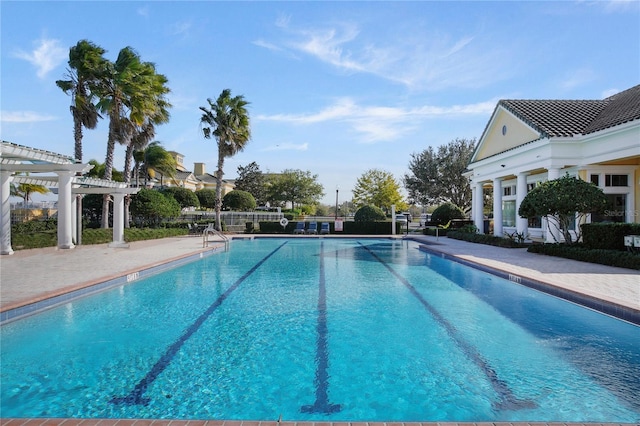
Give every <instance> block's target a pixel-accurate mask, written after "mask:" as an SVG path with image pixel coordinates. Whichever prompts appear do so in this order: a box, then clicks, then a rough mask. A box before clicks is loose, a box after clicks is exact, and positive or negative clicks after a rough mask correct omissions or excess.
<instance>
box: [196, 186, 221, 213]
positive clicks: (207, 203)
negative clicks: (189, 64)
mask: <svg viewBox="0 0 640 426" xmlns="http://www.w3.org/2000/svg"><path fill="white" fill-rule="evenodd" d="M195 194H196V197H198V201H200V207H204V208H205V209H213V208H215V206H216V191H214V190H213V189H200V190H198V191H196V192H195Z"/></svg>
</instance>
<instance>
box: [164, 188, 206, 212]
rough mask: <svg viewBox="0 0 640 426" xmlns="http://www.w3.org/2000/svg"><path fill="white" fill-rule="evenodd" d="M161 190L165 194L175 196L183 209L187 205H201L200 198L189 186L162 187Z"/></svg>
mask: <svg viewBox="0 0 640 426" xmlns="http://www.w3.org/2000/svg"><path fill="white" fill-rule="evenodd" d="M160 192H161V193H162V194H163V195H167V196H171V197H173V198H174V199H175V200H176V201H177V202H178V204H180V207H181V208H183V209H184V208H187V207H200V200H198V197H197V196H196V194H195V193H194V192H193V191H191V190H189V189H187V188H181V187H179V186H170V187H167V188H162V189H161V190H160Z"/></svg>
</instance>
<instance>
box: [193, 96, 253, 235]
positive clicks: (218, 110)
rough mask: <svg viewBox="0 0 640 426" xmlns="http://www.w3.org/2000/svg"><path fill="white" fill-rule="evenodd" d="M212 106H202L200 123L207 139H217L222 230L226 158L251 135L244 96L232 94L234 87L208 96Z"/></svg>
mask: <svg viewBox="0 0 640 426" xmlns="http://www.w3.org/2000/svg"><path fill="white" fill-rule="evenodd" d="M207 102H208V103H209V108H207V107H200V110H201V111H202V117H201V118H200V125H201V126H202V133H203V135H204V137H205V139H211V138H215V139H216V141H217V142H218V168H217V170H216V173H215V176H216V201H215V206H214V207H215V212H216V229H217V230H218V231H222V227H221V222H220V209H221V207H222V176H223V174H224V171H223V168H224V159H225V158H226V157H232V156H234V155H235V154H236V153H238V152H240V151H242V150H243V149H244V147H245V145H246V144H247V142H248V141H249V139H250V138H251V130H250V128H249V113H248V112H247V108H246V106H247V105H248V104H249V102H247V101H245V99H244V97H243V96H242V95H239V96H236V97H233V98H232V97H231V90H230V89H224V90H223V91H222V93H220V96H218V99H217V100H216V101H215V102H213V101H212V100H211V99H207Z"/></svg>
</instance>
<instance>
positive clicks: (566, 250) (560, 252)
mask: <svg viewBox="0 0 640 426" xmlns="http://www.w3.org/2000/svg"><path fill="white" fill-rule="evenodd" d="M527 251H529V252H531V253H540V254H546V255H548V256H557V257H563V258H565V259H573V260H580V261H582V262H590V263H598V264H600V265H608V266H617V267H619V268H628V269H638V270H640V255H639V254H637V253H630V252H626V251H625V252H621V251H618V250H604V249H590V248H588V247H585V246H584V245H582V244H572V245H568V244H534V245H532V246H530V247H529V249H528V250H527Z"/></svg>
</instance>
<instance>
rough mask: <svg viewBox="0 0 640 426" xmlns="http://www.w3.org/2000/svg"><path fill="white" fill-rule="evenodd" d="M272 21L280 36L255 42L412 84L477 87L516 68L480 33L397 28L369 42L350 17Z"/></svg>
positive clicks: (437, 87)
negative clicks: (316, 22) (330, 21)
mask: <svg viewBox="0 0 640 426" xmlns="http://www.w3.org/2000/svg"><path fill="white" fill-rule="evenodd" d="M276 25H277V27H278V28H280V29H282V30H283V34H284V37H285V40H284V41H282V42H280V43H277V42H271V41H265V40H260V41H259V42H254V44H256V45H258V46H261V47H264V48H267V49H270V50H272V51H275V50H283V49H288V50H292V51H295V52H301V53H304V54H306V55H308V56H311V57H314V58H316V59H317V60H319V61H322V62H324V63H327V64H329V65H331V66H333V67H335V68H336V69H339V70H341V71H345V72H350V73H354V72H357V73H367V74H372V75H376V76H378V77H380V78H383V79H386V80H389V81H392V82H396V83H400V84H403V85H405V86H407V87H408V88H411V89H414V90H442V89H445V88H449V87H459V88H460V87H463V88H469V87H482V86H484V85H486V84H489V83H492V82H495V81H497V80H501V79H503V78H504V77H505V75H506V74H508V73H510V72H516V71H515V70H510V69H508V68H505V67H503V66H501V65H500V64H504V63H505V62H507V61H508V58H509V56H510V54H509V53H508V50H507V48H506V47H505V48H504V49H500V48H497V47H496V44H495V42H490V41H486V42H485V43H483V41H482V38H481V37H479V36H472V35H464V36H458V37H453V36H451V35H447V34H444V35H442V34H427V33H415V32H412V33H410V34H403V33H399V32H398V33H396V34H394V37H386V38H384V41H383V42H374V41H372V39H370V38H369V36H368V35H367V34H366V33H364V32H363V30H362V29H361V28H359V27H358V25H356V24H354V23H349V22H345V23H341V24H338V25H334V26H325V27H322V28H305V29H296V28H293V27H292V26H291V22H290V19H289V18H286V19H284V18H281V19H280V20H279V21H278V23H277V24H276ZM489 44H490V45H491V48H490V49H489V48H486V45H489Z"/></svg>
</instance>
